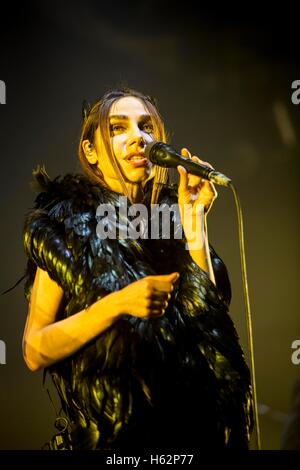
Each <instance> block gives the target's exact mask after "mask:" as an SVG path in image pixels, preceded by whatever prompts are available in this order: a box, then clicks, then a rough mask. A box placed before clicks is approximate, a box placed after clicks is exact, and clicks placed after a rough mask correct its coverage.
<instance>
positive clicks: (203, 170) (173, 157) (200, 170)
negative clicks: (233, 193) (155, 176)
mask: <svg viewBox="0 0 300 470" xmlns="http://www.w3.org/2000/svg"><path fill="white" fill-rule="evenodd" d="M153 147H154V148H155V152H154V151H153V152H151V150H152V148H151V150H150V152H149V158H150V160H151V162H152V163H154V164H155V165H159V166H162V167H164V168H177V166H178V165H181V166H183V167H184V168H185V169H186V170H187V172H188V173H191V174H193V175H196V176H200V177H201V178H204V179H207V180H209V181H212V182H213V183H215V184H219V185H220V186H226V187H228V186H229V185H230V183H231V179H230V178H228V177H227V176H225V175H223V174H222V173H219V172H218V171H215V170H212V169H211V168H209V167H206V166H204V165H200V164H199V163H196V162H193V161H192V160H191V159H190V158H187V157H183V156H182V155H180V154H179V153H177V152H176V153H175V152H174V149H173V148H172V147H170V146H169V145H167V144H164V143H162V145H161V146H160V145H159V144H158V143H156V144H155V146H153Z"/></svg>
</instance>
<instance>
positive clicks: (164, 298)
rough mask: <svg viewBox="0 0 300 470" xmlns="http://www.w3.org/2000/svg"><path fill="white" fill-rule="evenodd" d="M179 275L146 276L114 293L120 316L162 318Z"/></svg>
mask: <svg viewBox="0 0 300 470" xmlns="http://www.w3.org/2000/svg"><path fill="white" fill-rule="evenodd" d="M178 278H179V273H177V272H174V273H172V274H163V275H158V276H146V277H144V278H142V279H139V280H138V281H135V282H132V283H131V284H129V285H128V286H126V287H124V288H123V289H121V290H119V291H117V292H114V294H113V296H114V301H115V302H116V305H117V308H118V310H119V311H120V314H121V315H122V314H123V315H124V314H128V315H132V316H134V317H140V318H151V317H160V316H162V315H163V314H164V313H165V310H166V308H167V306H168V302H169V300H170V298H171V292H172V291H173V289H174V287H173V283H174V282H175V281H177V279H178Z"/></svg>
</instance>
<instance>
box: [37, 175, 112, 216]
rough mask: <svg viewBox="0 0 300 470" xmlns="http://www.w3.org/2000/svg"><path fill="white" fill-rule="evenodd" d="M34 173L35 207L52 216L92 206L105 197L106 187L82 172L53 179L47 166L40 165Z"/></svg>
mask: <svg viewBox="0 0 300 470" xmlns="http://www.w3.org/2000/svg"><path fill="white" fill-rule="evenodd" d="M32 175H33V181H32V182H31V187H32V188H33V189H34V190H35V191H36V192H38V194H37V196H36V198H35V201H34V207H33V208H34V209H37V210H44V211H47V212H48V215H49V216H50V217H51V218H52V217H55V218H59V217H60V216H63V215H64V213H66V212H69V210H70V209H71V208H72V209H73V210H76V209H77V210H82V209H84V208H85V209H88V208H92V207H94V206H95V204H97V203H99V202H101V200H102V199H103V197H104V195H103V191H104V188H103V189H102V188H101V186H100V185H97V184H96V183H93V182H91V181H90V180H89V179H88V178H87V177H86V176H85V175H83V174H80V173H68V174H65V175H59V176H56V177H55V178H54V179H51V178H50V176H49V175H48V173H47V172H46V169H45V167H41V166H38V167H37V168H36V170H34V171H33V173H32Z"/></svg>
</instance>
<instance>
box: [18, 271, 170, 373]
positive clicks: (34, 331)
mask: <svg viewBox="0 0 300 470" xmlns="http://www.w3.org/2000/svg"><path fill="white" fill-rule="evenodd" d="M177 278H178V275H177V273H172V274H169V275H163V276H147V277H145V278H143V279H140V280H139V281H135V282H133V283H132V284H129V285H128V286H127V287H125V288H123V289H121V290H119V291H116V292H113V293H111V294H108V295H107V296H105V297H103V298H102V299H100V300H98V301H96V302H95V303H94V304H92V305H91V306H89V307H88V308H86V309H84V310H81V311H80V312H78V313H75V314H74V315H71V316H70V317H68V318H66V319H64V320H60V321H55V317H56V313H57V310H58V308H59V305H60V303H61V300H62V298H63V294H64V293H63V290H62V289H61V287H60V286H58V284H57V283H56V282H54V281H53V280H52V279H50V277H49V275H48V273H47V272H46V271H43V270H42V269H40V268H38V269H37V272H36V276H35V280H34V284H33V288H32V293H31V300H30V305H29V312H28V317H27V321H26V326H25V330H24V336H23V354H24V359H25V362H26V364H27V366H28V367H29V369H31V370H32V371H36V370H39V369H41V368H44V367H47V366H49V365H51V364H53V363H55V362H58V361H59V360H61V359H64V358H65V357H68V356H70V355H72V354H73V353H74V352H76V351H77V350H78V349H80V348H81V347H82V346H83V345H84V344H86V343H87V342H89V341H90V340H92V339H93V338H95V337H96V336H98V335H99V334H100V333H102V332H103V331H105V330H106V329H107V328H108V327H109V326H111V325H112V324H113V323H114V322H115V321H116V320H117V319H118V318H120V317H121V316H122V315H123V314H126V313H127V314H128V313H129V314H131V315H134V316H139V317H151V316H155V315H161V314H163V313H164V310H165V308H166V306H167V303H168V300H169V298H170V297H169V296H170V293H171V291H172V289H173V288H172V283H173V282H174V281H176V279H177Z"/></svg>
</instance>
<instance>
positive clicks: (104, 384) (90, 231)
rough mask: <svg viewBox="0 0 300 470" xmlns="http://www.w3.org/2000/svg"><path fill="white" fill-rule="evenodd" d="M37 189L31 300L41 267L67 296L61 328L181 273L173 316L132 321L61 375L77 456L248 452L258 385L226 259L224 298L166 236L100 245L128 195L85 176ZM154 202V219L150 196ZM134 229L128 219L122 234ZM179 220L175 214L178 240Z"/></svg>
mask: <svg viewBox="0 0 300 470" xmlns="http://www.w3.org/2000/svg"><path fill="white" fill-rule="evenodd" d="M35 178H36V182H37V185H38V187H39V189H40V193H39V194H38V196H37V198H36V201H35V206H34V208H33V209H31V210H30V211H29V212H28V214H27V215H26V218H25V224H24V232H23V240H24V248H25V252H26V254H27V256H28V263H27V277H26V282H25V295H26V298H27V299H28V300H29V298H30V294H31V288H32V284H33V280H34V276H35V271H36V267H37V266H39V267H40V268H42V269H44V270H46V271H47V272H48V274H49V276H50V277H51V278H52V279H53V280H54V281H56V282H57V283H58V284H59V285H60V286H61V287H62V289H63V290H64V299H63V302H62V306H61V308H60V309H59V311H58V313H57V318H56V319H57V320H60V319H62V318H67V317H69V316H70V315H73V314H74V313H77V312H79V311H80V310H82V309H84V308H86V307H87V306H89V305H91V304H92V303H94V302H95V301H96V300H98V299H100V298H102V297H103V296H105V295H107V294H108V293H110V292H114V291H116V290H119V289H122V288H123V287H125V286H126V285H128V284H129V283H132V282H134V281H136V280H138V279H140V278H142V277H144V276H147V275H155V274H169V273H171V272H173V271H178V272H179V273H180V278H179V280H178V281H176V283H175V288H174V291H173V292H172V296H171V299H170V301H169V305H168V308H167V309H166V313H165V315H164V316H162V317H159V318H150V319H141V318H137V317H133V316H131V315H129V314H128V315H124V316H123V317H122V318H121V319H119V320H118V321H116V322H115V323H114V324H113V325H112V326H111V327H110V328H108V329H107V330H105V331H104V332H103V333H102V334H100V335H99V336H98V337H97V338H96V339H94V340H93V341H90V342H89V343H88V344H86V345H85V346H84V347H82V348H81V349H80V350H79V351H77V352H76V353H75V354H73V355H72V356H71V357H69V358H66V359H64V360H62V361H60V362H58V363H56V364H54V365H52V366H51V367H49V372H50V374H51V376H52V379H53V381H54V384H55V386H56V388H57V390H58V393H59V396H60V399H61V403H62V407H63V410H64V412H65V413H66V415H67V416H68V417H69V419H70V421H71V422H72V426H73V433H72V436H73V448H74V449H103V448H106V449H118V448H128V447H134V448H140V447H143V448H150V447H152V448H156V449H158V448H167V447H168V448H175V449H176V448H177V449H179V448H182V449H187V448H189V447H190V448H192V447H197V448H198V449H200V448H203V449H207V448H214V449H222V448H235V449H245V448H247V447H248V443H249V437H250V433H251V429H252V425H253V420H252V397H251V386H250V374H249V370H248V367H247V365H246V363H245V359H244V355H243V352H242V350H241V348H240V345H239V340H238V336H237V333H236V330H235V328H234V325H233V322H232V320H231V319H230V317H229V315H228V307H229V303H230V299H231V290H230V282H229V279H228V274H227V270H226V267H225V265H224V264H223V262H222V261H221V259H220V258H219V257H218V256H217V254H216V252H215V251H214V249H213V248H212V247H210V252H211V257H212V263H213V268H214V272H215V277H216V283H217V287H216V286H215V285H214V284H213V283H212V282H211V281H210V279H209V278H208V276H207V274H206V273H205V272H204V271H203V270H201V269H200V268H199V267H198V266H197V265H196V264H195V263H194V262H193V260H192V259H191V257H190V255H189V252H188V251H187V250H186V248H185V240H184V239H176V238H175V237H174V236H173V238H171V239H168V240H167V239H163V238H162V236H161V230H160V237H159V238H158V239H149V238H148V239H146V238H145V239H141V238H140V239H137V240H134V239H121V238H120V237H119V238H118V239H115V240H112V239H105V240H104V239H100V238H99V237H98V236H97V233H96V227H97V218H96V210H97V207H98V206H99V204H111V205H112V206H113V207H115V208H116V210H117V211H118V210H119V209H120V204H121V203H120V199H119V195H118V194H116V193H114V192H112V191H110V190H108V189H105V188H103V187H101V186H99V185H95V184H93V183H91V182H90V181H89V180H88V179H87V178H86V177H85V176H83V175H79V174H78V175H71V174H68V175H65V176H64V177H57V178H55V179H54V180H50V178H49V177H48V175H47V174H46V173H45V172H44V171H42V170H40V171H38V172H36V173H35ZM123 200H124V199H123ZM176 202H177V194H176V189H174V187H173V188H172V187H168V186H165V187H164V188H163V189H162V191H161V193H160V200H159V203H160V204H167V205H168V206H171V205H172V204H174V203H176ZM144 203H145V204H148V207H149V208H150V205H149V198H148V199H147V192H146V197H145V201H144ZM127 204H128V207H130V203H129V202H127ZM148 213H149V220H148V221H146V222H149V224H150V223H151V211H150V210H149V211H148ZM128 219H130V217H128V218H127V217H124V216H123V218H122V216H120V217H119V218H118V220H117V221H116V222H115V223H116V225H117V228H120V226H121V225H122V224H128V223H130V220H128ZM177 219H178V214H177V215H176V214H173V215H172V227H171V234H172V233H174V232H173V231H172V230H176V227H179V226H180V220H177Z"/></svg>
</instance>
